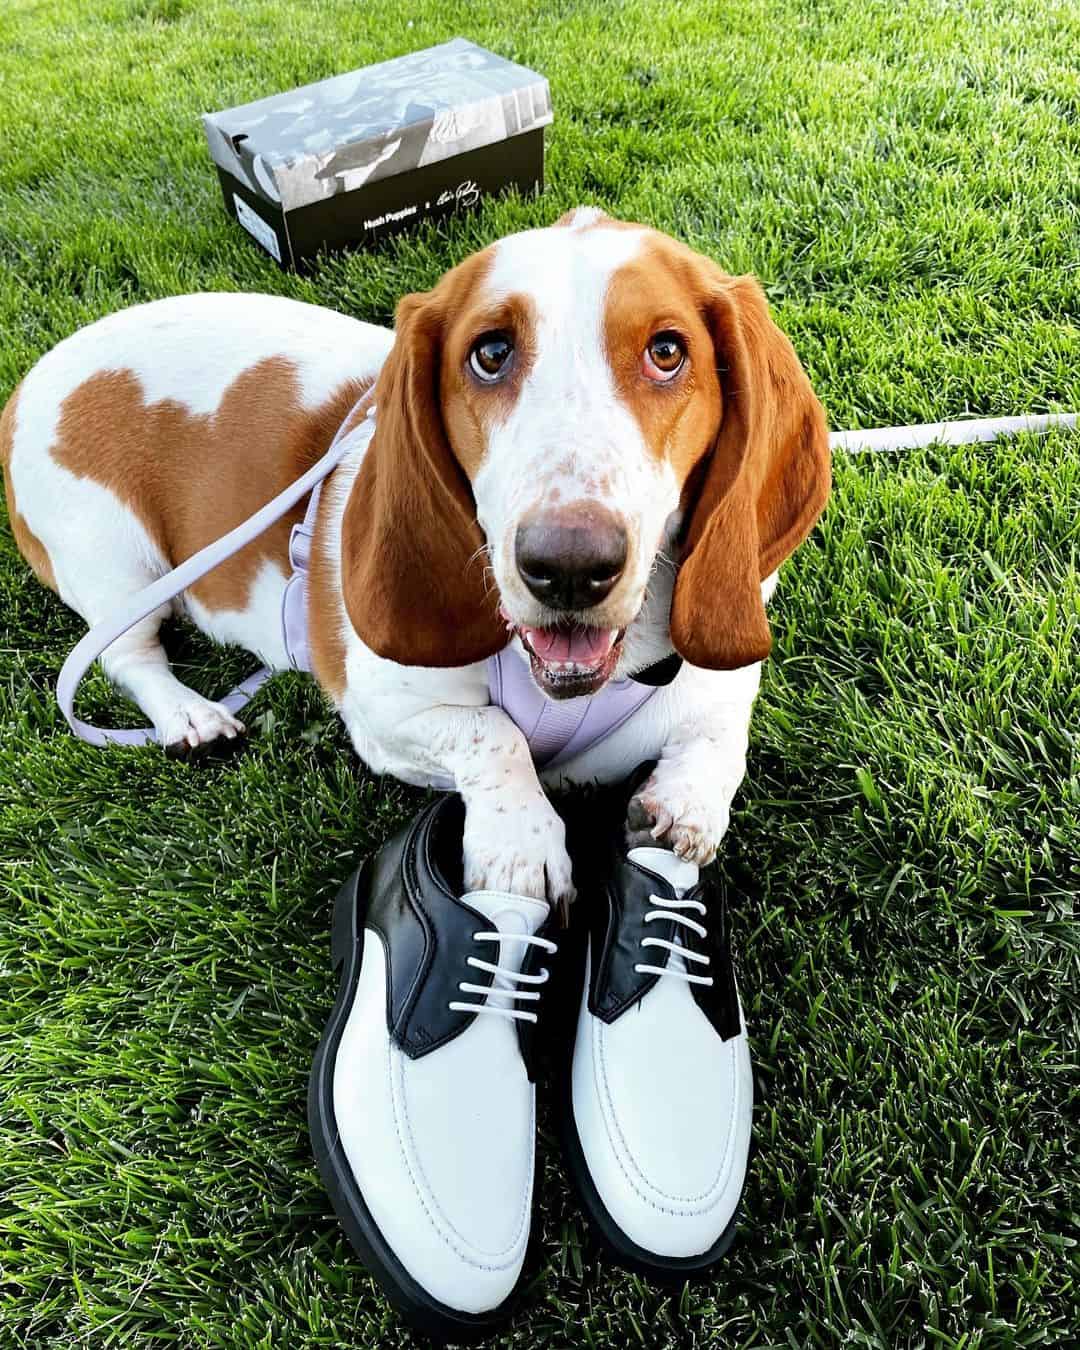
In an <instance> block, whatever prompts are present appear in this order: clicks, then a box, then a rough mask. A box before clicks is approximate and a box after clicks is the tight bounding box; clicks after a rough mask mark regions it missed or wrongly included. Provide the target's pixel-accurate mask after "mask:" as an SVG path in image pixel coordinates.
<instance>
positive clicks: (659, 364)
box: [641, 332, 686, 382]
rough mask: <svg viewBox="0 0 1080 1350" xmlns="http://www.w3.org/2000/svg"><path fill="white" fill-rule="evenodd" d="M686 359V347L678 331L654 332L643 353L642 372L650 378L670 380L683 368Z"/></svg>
mask: <svg viewBox="0 0 1080 1350" xmlns="http://www.w3.org/2000/svg"><path fill="white" fill-rule="evenodd" d="M685 360H686V347H685V346H684V345H683V340H682V338H681V337H679V335H678V333H667V332H665V333H654V334H653V336H652V337H651V338H650V339H649V344H648V346H647V347H646V348H645V351H644V352H643V353H642V357H641V369H642V373H643V374H644V375H646V376H647V377H648V378H649V379H650V380H657V381H661V382H662V381H664V380H670V379H673V378H674V377H675V376H676V375H678V373H679V371H680V370H682V367H683V362H684V361H685Z"/></svg>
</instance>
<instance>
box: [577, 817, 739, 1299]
mask: <svg viewBox="0 0 1080 1350" xmlns="http://www.w3.org/2000/svg"><path fill="white" fill-rule="evenodd" d="M620 831H621V826H620ZM620 839H621V833H620ZM575 916H576V917H580V918H581V919H583V920H585V922H584V924H583V925H582V926H581V927H580V928H579V929H578V942H579V945H580V946H581V947H583V948H584V951H583V953H581V952H580V951H579V958H580V965H579V966H578V969H579V970H581V971H582V982H581V993H580V1002H579V1004H578V1015H577V1023H576V1030H575V1034H574V1044H573V1057H572V1062H571V1064H570V1066H569V1071H568V1072H567V1074H566V1076H565V1098H566V1100H565V1102H564V1109H563V1111H562V1113H561V1121H560V1124H561V1128H562V1132H563V1144H564V1148H565V1152H566V1160H567V1164H568V1167H569V1169H570V1173H571V1176H572V1178H573V1180H574V1182H575V1184H576V1186H577V1189H578V1192H579V1194H580V1197H581V1201H582V1204H583V1205H584V1208H585V1210H586V1213H587V1214H588V1216H589V1218H590V1219H591V1220H592V1223H593V1225H594V1227H595V1229H596V1230H597V1231H598V1233H599V1236H600V1238H601V1240H602V1242H603V1243H604V1245H605V1246H606V1247H607V1248H608V1250H609V1251H610V1252H611V1254H612V1255H613V1256H614V1257H615V1258H616V1260H618V1261H620V1262H621V1263H622V1264H623V1265H626V1266H628V1267H630V1268H631V1269H633V1270H637V1271H639V1272H642V1273H644V1274H647V1275H650V1276H652V1277H654V1278H660V1279H661V1280H663V1279H673V1280H679V1281H681V1280H683V1279H685V1278H686V1277H687V1276H689V1275H692V1274H694V1273H697V1272H700V1271H703V1270H706V1269H707V1268H708V1267H710V1266H711V1265H712V1264H713V1263H714V1262H716V1261H717V1260H719V1258H720V1257H721V1256H723V1254H724V1252H725V1251H726V1250H727V1248H728V1247H729V1245H730V1244H731V1241H732V1239H733V1237H734V1235H735V1226H736V1210H737V1207H738V1204H739V1200H740V1197H741V1195H742V1189H743V1182H744V1180H745V1176H746V1163H747V1155H748V1153H749V1148H750V1117H751V1111H752V1107H753V1076H752V1073H751V1067H750V1052H749V1049H748V1046H747V1040H746V1029H745V1027H744V1025H743V1021H742V1013H741V1009H740V1006H739V997H738V993H737V991H736V987H735V975H734V970H733V968H732V964H731V955H730V951H729V949H728V942H727V932H726V916H725V914H724V906H723V901H722V897H721V896H720V895H719V894H718V893H717V889H716V888H715V887H713V886H712V885H710V884H708V883H707V882H704V881H703V880H702V878H701V876H700V875H699V872H698V868H697V867H696V866H695V865H694V864H693V863H688V862H684V861H683V860H682V859H681V858H678V857H677V856H676V855H675V854H674V853H671V852H669V851H668V850H667V849H662V848H634V849H631V850H630V851H629V852H627V851H626V849H625V848H624V847H622V845H621V843H620V844H619V845H618V846H616V847H615V848H614V849H613V850H612V853H611V856H610V860H609V863H608V865H607V868H606V871H605V870H603V869H598V873H597V880H596V882H595V883H594V884H593V885H592V886H590V887H589V889H588V890H587V891H585V890H582V891H581V893H579V898H578V901H577V905H576V906H575Z"/></svg>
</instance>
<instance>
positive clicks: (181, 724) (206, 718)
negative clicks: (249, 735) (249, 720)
mask: <svg viewBox="0 0 1080 1350" xmlns="http://www.w3.org/2000/svg"><path fill="white" fill-rule="evenodd" d="M157 730H158V734H159V735H160V737H161V743H162V745H163V746H164V747H165V749H166V750H167V751H168V753H169V754H170V755H190V754H192V753H193V752H194V751H196V750H201V749H203V748H204V747H206V746H208V745H212V744H213V743H214V742H215V741H221V740H226V741H235V740H236V739H237V737H239V736H243V734H244V724H243V722H241V721H240V720H239V719H238V718H236V717H234V716H233V715H232V713H231V712H229V710H228V708H223V707H222V705H221V704H220V703H211V702H210V700H209V699H208V698H203V697H202V695H201V694H196V693H194V692H193V691H190V690H189V691H188V694H187V696H186V697H185V699H184V701H183V702H182V703H180V704H177V706H176V707H175V708H171V709H170V710H169V712H168V714H167V716H166V717H165V719H164V720H163V721H162V722H161V723H160V724H159V726H158V728H157Z"/></svg>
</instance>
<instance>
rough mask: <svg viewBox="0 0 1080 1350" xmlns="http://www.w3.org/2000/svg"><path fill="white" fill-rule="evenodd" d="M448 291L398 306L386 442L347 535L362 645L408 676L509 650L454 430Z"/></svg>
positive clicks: (353, 611) (349, 583) (378, 402)
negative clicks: (447, 392) (448, 375)
mask: <svg viewBox="0 0 1080 1350" xmlns="http://www.w3.org/2000/svg"><path fill="white" fill-rule="evenodd" d="M445 285H446V282H445V280H444V282H443V283H440V286H438V287H436V289H435V290H434V291H430V292H427V293H426V294H420V295H407V296H405V298H404V299H403V300H402V301H401V303H400V304H399V305H398V309H397V316H396V322H395V325H394V345H393V347H392V349H391V351H390V355H389V356H388V357H387V358H386V362H385V364H384V366H383V368H382V370H381V371H380V372H379V378H378V381H377V383H376V386H375V419H376V421H375V433H374V435H373V436H372V440H371V444H370V445H369V447H368V449H367V452H366V453H365V455H364V460H363V463H362V464H361V466H360V470H359V472H358V473H357V475H356V480H355V482H354V483H353V487H352V490H351V492H350V494H349V500H348V501H347V502H346V504H345V514H344V516H343V518H342V527H341V586H342V594H343V596H344V600H345V609H346V611H347V613H348V615H349V619H350V621H351V622H352V625H353V627H354V628H355V629H356V632H357V634H358V635H359V637H360V639H361V640H362V641H363V642H364V643H365V644H366V645H367V646H368V647H370V648H371V649H372V651H374V652H376V653H377V654H378V655H379V656H383V657H386V658H387V659H388V660H391V661H396V662H397V663H398V664H399V665H405V666H464V665H469V664H470V663H471V662H473V661H479V660H482V659H483V658H485V657H487V656H491V655H492V654H493V653H494V652H496V651H498V650H499V649H500V648H501V647H505V646H506V641H507V632H506V625H505V623H502V622H500V619H499V611H498V605H499V600H498V594H497V592H496V590H495V588H494V587H488V586H486V585H485V567H486V562H487V555H486V552H485V547H484V543H485V541H484V535H483V532H482V531H481V529H480V526H479V524H478V522H477V519H476V502H475V500H474V498H473V494H472V487H471V485H470V483H469V479H468V477H467V475H466V473H465V471H464V469H463V468H462V467H461V465H460V463H459V462H458V460H457V459H456V457H455V456H454V453H453V451H452V450H451V448H450V443H449V440H448V438H447V434H446V427H445V425H444V422H443V415H442V403H441V400H440V396H439V369H440V361H441V355H442V341H443V332H444V328H445V325H446V321H447V302H446V300H445V298H444V293H443V288H444V286H445Z"/></svg>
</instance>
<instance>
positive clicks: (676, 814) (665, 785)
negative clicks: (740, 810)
mask: <svg viewBox="0 0 1080 1350" xmlns="http://www.w3.org/2000/svg"><path fill="white" fill-rule="evenodd" d="M729 815H730V813H729V809H728V804H727V799H726V794H725V796H723V797H721V796H720V795H719V794H714V796H713V799H710V798H709V796H708V795H707V794H706V793H704V792H702V791H701V788H700V786H695V785H694V784H693V783H691V782H690V781H689V780H688V779H687V778H685V777H684V776H683V775H681V774H680V773H679V772H678V771H677V770H676V771H675V772H671V771H668V772H665V771H664V765H663V763H662V762H661V764H659V765H658V766H657V769H656V771H655V772H654V773H653V775H652V777H651V778H649V780H648V781H647V782H646V783H645V785H644V786H643V787H642V788H641V790H640V791H639V792H638V793H637V794H636V796H634V797H633V798H631V801H630V805H629V808H628V809H627V813H626V840H627V845H628V846H629V847H630V848H640V847H642V846H643V845H660V846H661V847H662V848H670V849H672V850H673V851H674V852H675V853H677V854H678V856H679V857H680V858H684V859H685V860H686V861H687V862H692V863H696V864H697V865H698V866H699V867H704V866H705V865H706V864H707V863H711V862H712V860H713V859H714V858H715V857H716V850H717V849H718V848H719V847H720V841H721V839H723V837H724V835H725V834H726V833H727V827H728V820H729Z"/></svg>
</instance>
